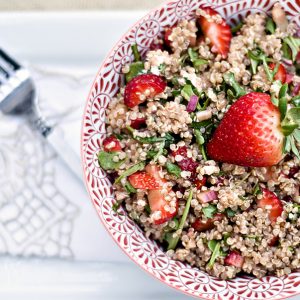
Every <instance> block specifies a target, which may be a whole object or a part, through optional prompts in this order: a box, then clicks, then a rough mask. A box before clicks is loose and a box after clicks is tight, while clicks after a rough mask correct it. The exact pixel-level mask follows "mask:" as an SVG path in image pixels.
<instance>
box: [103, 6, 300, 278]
mask: <svg viewBox="0 0 300 300" xmlns="http://www.w3.org/2000/svg"><path fill="white" fill-rule="evenodd" d="M282 12H283V11H282V9H281V7H280V6H279V5H275V6H274V8H273V14H272V17H273V19H272V18H268V17H266V16H265V15H262V14H252V15H249V16H248V17H246V18H245V19H244V20H243V22H242V23H241V24H240V26H239V27H238V28H235V29H232V37H231V39H230V44H229V49H228V51H227V52H228V53H226V55H224V53H220V51H216V49H214V47H215V46H212V41H211V40H210V39H209V37H207V36H205V31H204V30H202V31H203V32H204V34H203V32H201V29H203V28H202V27H201V24H200V27H199V18H200V19H201V18H202V20H203V18H205V19H206V22H208V24H214V26H218V25H220V24H222V22H224V20H223V19H222V17H221V16H220V15H218V14H214V13H211V11H210V10H208V11H207V10H205V9H199V10H198V11H197V12H196V15H195V19H194V20H191V21H187V20H182V21H180V22H179V23H177V24H176V25H175V26H173V27H171V28H166V34H165V37H164V39H162V40H156V41H155V43H154V44H153V45H152V47H151V49H153V50H149V51H148V52H147V53H146V55H145V57H144V58H141V57H140V56H139V53H138V52H137V48H136V45H134V46H133V50H134V54H135V60H136V61H135V62H134V63H133V64H131V65H127V66H125V67H124V68H123V72H124V76H125V77H126V80H127V83H126V84H125V85H124V87H122V88H121V89H120V91H119V93H118V94H117V96H116V97H115V98H114V99H113V100H112V102H111V103H110V106H109V108H108V111H107V134H108V138H106V140H105V141H104V142H103V147H104V150H103V151H101V152H100V153H99V164H100V166H102V167H103V168H104V169H105V170H107V172H108V173H109V174H110V176H111V178H112V182H113V183H114V185H113V186H114V190H115V197H116V201H117V202H116V203H115V205H114V209H115V210H116V213H118V208H119V206H120V205H122V206H123V207H124V208H125V209H126V211H127V212H128V215H129V217H130V218H132V219H133V220H134V221H135V222H137V224H139V225H140V227H141V228H142V229H143V230H144V232H145V234H146V236H147V237H150V238H152V239H154V240H156V241H158V242H160V243H161V245H162V247H163V248H164V249H165V250H166V254H167V255H168V256H170V257H171V258H173V259H176V260H180V261H182V262H187V263H189V264H190V265H192V266H194V267H198V268H199V269H201V270H204V271H205V272H207V273H208V274H210V275H213V276H217V277H219V278H222V279H229V278H234V277H236V276H237V275H238V274H239V273H241V272H243V273H248V274H252V275H254V276H256V277H262V276H265V275H267V274H274V275H276V276H283V275H285V274H288V273H290V272H292V271H293V270H294V269H297V268H299V266H300V218H299V217H300V196H299V186H300V164H299V162H300V161H299V153H298V151H299V150H300V144H299V135H298V136H295V137H294V139H293V141H294V145H293V147H292V150H291V149H288V150H287V151H285V152H286V153H285V154H284V155H283V156H282V159H281V160H280V161H279V163H277V164H275V165H273V166H262V167H249V166H247V165H243V166H240V165H237V164H232V163H230V162H226V161H223V162H221V161H218V160H213V159H212V158H211V157H210V156H209V155H208V153H207V143H208V142H209V141H210V139H211V138H212V136H213V134H214V131H215V130H216V128H217V127H218V125H219V124H220V122H221V121H222V119H223V117H224V115H226V113H227V112H228V110H229V108H230V107H231V106H232V104H234V103H235V102H236V101H237V100H238V98H239V97H240V94H239V92H240V91H241V90H243V91H244V94H245V93H251V92H262V93H266V94H268V95H270V96H271V98H272V101H276V99H278V98H280V97H281V96H280V95H281V93H282V86H283V85H284V82H281V81H280V80H278V79H276V78H275V77H276V75H275V77H274V72H275V71H274V72H273V73H272V70H271V67H270V64H269V63H273V64H274V65H276V67H275V69H274V70H276V68H278V66H279V64H280V65H282V66H283V67H284V70H285V72H286V76H288V77H289V80H287V79H286V80H285V82H286V86H287V92H286V94H285V101H287V106H288V108H291V107H296V106H299V105H300V96H298V95H297V94H299V90H300V86H299V85H300V76H299V69H300V68H299V66H300V57H299V55H298V57H295V55H294V54H293V52H292V50H294V49H292V48H289V47H292V46H291V45H290V43H289V42H287V41H291V40H292V41H293V42H294V46H295V47H298V49H297V51H300V49H299V48H300V40H299V38H297V37H296V28H295V26H294V25H293V24H292V23H288V22H287V20H286V17H285V15H284V14H283V13H282ZM282 15H283V16H282ZM200 28H201V29H200ZM217 28H219V27H217ZM217 50H218V49H217ZM258 56H260V58H258ZM264 60H265V61H266V62H267V63H268V64H269V65H268V64H267V65H266V64H264ZM268 66H269V67H268ZM266 67H267V68H269V69H268V70H266ZM278 70H279V68H278ZM278 70H277V72H279V71H278ZM268 71H269V72H271V73H272V74H273V75H272V78H271V79H270V77H268ZM141 74H148V75H150V77H147V78H150V79H149V80H150V81H151V80H152V79H153V78H160V80H161V81H160V82H157V83H156V82H155V84H154V86H153V88H152V87H151V86H150V87H149V88H146V89H144V90H142V89H140V90H138V92H135V97H137V98H134V99H135V100H134V101H138V103H137V105H133V104H132V102H130V104H128V103H127V102H126V97H128V95H127V94H126V93H129V92H131V93H132V89H134V88H136V85H138V84H139V83H140V81H139V79H137V78H138V77H139V76H141ZM151 76H152V77H151ZM153 76H156V77H153ZM140 78H142V77H140ZM145 78H146V77H145ZM228 78H229V79H228ZM134 82H135V84H136V85H134ZM130 85H131V86H130ZM129 86H130V88H129ZM237 87H238V88H237ZM126 89H128V91H126ZM129 89H131V90H130V91H129ZM274 99H275V100H274ZM130 101H133V100H132V99H131V100H130ZM189 101H190V102H191V101H194V102H195V101H197V103H194V104H193V103H189ZM273 103H274V102H273ZM189 105H191V106H193V107H192V108H191V107H189ZM297 112H298V111H297ZM296 130H298V129H296ZM298 131H299V130H298ZM299 133H300V131H299ZM266 191H267V192H266ZM265 193H268V195H269V198H270V199H277V200H276V201H279V204H277V206H276V209H277V210H276V212H275V213H278V211H279V213H278V214H277V215H276V217H275V218H274V215H272V213H273V212H274V211H273V210H274V208H275V204H274V205H273V206H272V205H270V204H269V202H267V204H264V205H260V204H258V203H266V202H263V198H264V197H265ZM155 201H156V202H155ZM277 203H278V202H277ZM280 209H281V210H280ZM271 215H272V216H273V219H272V218H271Z"/></svg>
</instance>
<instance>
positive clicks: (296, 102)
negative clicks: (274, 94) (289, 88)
mask: <svg viewBox="0 0 300 300" xmlns="http://www.w3.org/2000/svg"><path fill="white" fill-rule="evenodd" d="M292 103H293V104H294V105H295V106H296V107H300V95H298V96H295V97H293V98H292Z"/></svg>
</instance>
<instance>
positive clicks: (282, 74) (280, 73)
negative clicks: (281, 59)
mask: <svg viewBox="0 0 300 300" xmlns="http://www.w3.org/2000/svg"><path fill="white" fill-rule="evenodd" d="M275 66H276V64H275V63H270V64H269V68H270V69H271V70H274V68H275ZM286 75H287V74H286V69H285V67H284V66H283V64H280V65H279V67H278V70H277V72H276V74H275V76H274V79H275V80H280V81H281V82H282V83H285V82H286Z"/></svg>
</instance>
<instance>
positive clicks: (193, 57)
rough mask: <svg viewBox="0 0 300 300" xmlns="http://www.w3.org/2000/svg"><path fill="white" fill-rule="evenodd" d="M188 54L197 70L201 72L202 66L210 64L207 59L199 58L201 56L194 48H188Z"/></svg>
mask: <svg viewBox="0 0 300 300" xmlns="http://www.w3.org/2000/svg"><path fill="white" fill-rule="evenodd" d="M188 54H189V57H190V60H191V62H192V64H193V66H194V68H195V69H196V70H199V68H200V67H201V66H203V65H207V64H208V61H207V60H206V59H203V58H199V54H198V53H197V52H196V50H193V49H192V48H188Z"/></svg>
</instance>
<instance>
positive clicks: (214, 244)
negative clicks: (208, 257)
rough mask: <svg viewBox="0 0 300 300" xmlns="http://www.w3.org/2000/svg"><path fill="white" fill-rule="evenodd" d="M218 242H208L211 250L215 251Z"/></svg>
mask: <svg viewBox="0 0 300 300" xmlns="http://www.w3.org/2000/svg"><path fill="white" fill-rule="evenodd" d="M217 243H218V242H217V241H216V240H211V241H209V242H208V243H207V246H208V248H209V250H210V251H211V252H213V251H214V250H215V248H216V246H217Z"/></svg>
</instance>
